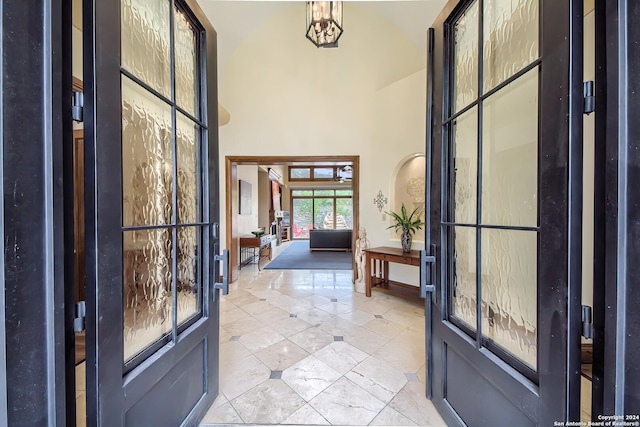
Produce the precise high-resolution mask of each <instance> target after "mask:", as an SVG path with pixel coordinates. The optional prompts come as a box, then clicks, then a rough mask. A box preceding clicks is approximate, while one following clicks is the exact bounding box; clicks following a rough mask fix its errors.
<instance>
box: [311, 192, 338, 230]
mask: <svg viewBox="0 0 640 427" xmlns="http://www.w3.org/2000/svg"><path fill="white" fill-rule="evenodd" d="M333 200H334V199H313V222H314V224H313V226H314V228H335V227H334V222H335V221H334V218H333Z"/></svg>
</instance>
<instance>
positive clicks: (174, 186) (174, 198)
mask: <svg viewBox="0 0 640 427" xmlns="http://www.w3.org/2000/svg"><path fill="white" fill-rule="evenodd" d="M170 3H171V5H170V6H169V28H170V30H169V63H170V65H169V67H170V68H169V70H170V72H169V76H170V78H171V101H172V105H171V180H172V182H171V207H172V214H171V223H172V224H173V227H172V230H171V241H172V246H171V301H172V302H171V308H172V309H171V341H172V342H173V343H174V344H175V343H177V342H178V277H177V273H178V227H177V224H178V138H177V133H178V129H177V117H176V114H177V113H176V71H175V70H176V46H175V41H176V40H175V39H176V38H175V14H174V10H175V4H174V2H173V0H170Z"/></svg>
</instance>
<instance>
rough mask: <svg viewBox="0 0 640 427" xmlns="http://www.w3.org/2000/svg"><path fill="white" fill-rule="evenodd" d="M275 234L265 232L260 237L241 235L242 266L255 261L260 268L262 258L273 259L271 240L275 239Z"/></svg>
mask: <svg viewBox="0 0 640 427" xmlns="http://www.w3.org/2000/svg"><path fill="white" fill-rule="evenodd" d="M275 238H276V236H274V235H273V234H265V235H263V236H260V237H240V267H239V269H242V266H244V265H247V264H250V263H252V262H255V263H256V264H258V270H260V260H261V259H262V258H267V257H268V258H269V260H271V242H272V241H273V240H275Z"/></svg>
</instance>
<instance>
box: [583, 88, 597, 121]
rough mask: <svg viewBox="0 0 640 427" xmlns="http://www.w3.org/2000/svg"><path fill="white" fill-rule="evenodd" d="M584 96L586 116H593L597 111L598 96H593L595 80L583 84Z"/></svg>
mask: <svg viewBox="0 0 640 427" xmlns="http://www.w3.org/2000/svg"><path fill="white" fill-rule="evenodd" d="M582 87H583V89H582V91H583V94H584V110H583V113H584V114H587V115H589V114H591V113H593V112H594V111H596V96H595V95H594V94H593V80H589V81H588V82H584V83H583V86H582Z"/></svg>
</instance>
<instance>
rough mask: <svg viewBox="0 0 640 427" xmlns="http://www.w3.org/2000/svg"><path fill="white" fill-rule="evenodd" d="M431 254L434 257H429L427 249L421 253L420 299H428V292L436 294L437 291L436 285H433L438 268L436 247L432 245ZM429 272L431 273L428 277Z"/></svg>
mask: <svg viewBox="0 0 640 427" xmlns="http://www.w3.org/2000/svg"><path fill="white" fill-rule="evenodd" d="M431 253H432V254H433V255H427V251H426V249H425V250H422V251H420V298H426V297H427V292H429V293H434V292H435V291H436V285H434V284H433V278H434V277H435V266H436V257H435V253H436V245H431ZM427 270H428V271H429V273H430V274H429V275H428V277H427ZM427 281H428V282H429V283H427Z"/></svg>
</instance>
